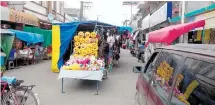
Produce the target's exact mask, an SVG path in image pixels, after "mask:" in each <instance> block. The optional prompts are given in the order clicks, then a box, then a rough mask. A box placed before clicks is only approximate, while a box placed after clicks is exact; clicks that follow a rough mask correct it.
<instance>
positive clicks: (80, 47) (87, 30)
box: [52, 21, 112, 94]
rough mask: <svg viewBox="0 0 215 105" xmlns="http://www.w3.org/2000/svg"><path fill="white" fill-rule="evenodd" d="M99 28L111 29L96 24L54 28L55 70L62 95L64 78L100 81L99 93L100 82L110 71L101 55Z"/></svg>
mask: <svg viewBox="0 0 215 105" xmlns="http://www.w3.org/2000/svg"><path fill="white" fill-rule="evenodd" d="M97 25H100V26H101V25H102V26H112V25H110V24H106V23H102V22H97V21H86V22H71V23H58V24H55V25H53V26H52V42H55V43H52V51H53V52H52V71H53V72H60V73H59V76H58V78H59V79H61V80H62V87H61V89H62V93H63V92H64V90H63V85H64V84H63V82H64V78H72V79H83V80H95V81H97V94H98V87H99V82H100V81H102V78H103V76H104V75H106V74H107V72H106V69H105V68H104V58H101V57H100V55H99V50H101V49H100V47H101V44H99V42H100V41H102V39H101V38H102V36H101V35H100V34H97V33H96V32H94V31H95V27H96V26H97ZM67 54H69V56H67ZM65 56H66V57H65ZM68 58H69V59H68Z"/></svg>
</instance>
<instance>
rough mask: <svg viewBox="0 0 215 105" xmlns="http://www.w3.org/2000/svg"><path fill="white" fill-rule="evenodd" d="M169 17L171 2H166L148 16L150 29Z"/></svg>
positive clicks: (170, 14) (170, 15)
mask: <svg viewBox="0 0 215 105" xmlns="http://www.w3.org/2000/svg"><path fill="white" fill-rule="evenodd" d="M171 17H172V2H167V3H165V4H164V5H163V6H162V7H161V8H159V9H158V10H157V11H155V12H154V13H153V14H152V15H151V16H150V27H153V26H155V25H157V24H160V23H162V22H164V21H166V20H167V19H168V18H171Z"/></svg>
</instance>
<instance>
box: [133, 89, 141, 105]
mask: <svg viewBox="0 0 215 105" xmlns="http://www.w3.org/2000/svg"><path fill="white" fill-rule="evenodd" d="M134 105H140V93H139V92H138V91H137V92H136V94H135V104H134Z"/></svg>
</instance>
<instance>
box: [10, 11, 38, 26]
mask: <svg viewBox="0 0 215 105" xmlns="http://www.w3.org/2000/svg"><path fill="white" fill-rule="evenodd" d="M9 21H11V22H16V23H24V24H27V25H33V26H39V20H38V18H37V17H35V16H33V15H31V14H27V13H24V12H21V11H16V10H13V9H10V16H9Z"/></svg>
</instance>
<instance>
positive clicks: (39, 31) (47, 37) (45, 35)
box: [23, 26, 52, 46]
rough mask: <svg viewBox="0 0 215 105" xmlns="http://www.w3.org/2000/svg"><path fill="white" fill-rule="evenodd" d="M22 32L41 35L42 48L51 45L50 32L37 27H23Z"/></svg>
mask: <svg viewBox="0 0 215 105" xmlns="http://www.w3.org/2000/svg"><path fill="white" fill-rule="evenodd" d="M23 31H25V32H32V33H37V34H41V35H43V39H44V42H43V46H50V45H51V44H52V31H51V30H45V29H41V28H39V27H30V26H25V27H24V28H23Z"/></svg>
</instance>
